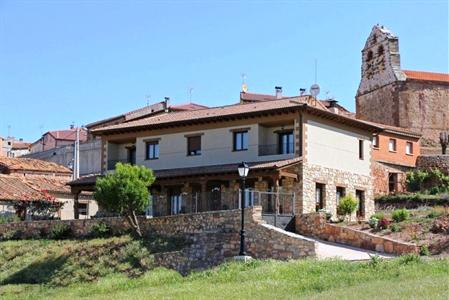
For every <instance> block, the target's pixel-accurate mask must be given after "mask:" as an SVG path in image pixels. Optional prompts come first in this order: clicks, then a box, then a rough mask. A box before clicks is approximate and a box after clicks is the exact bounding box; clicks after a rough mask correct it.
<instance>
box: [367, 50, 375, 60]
mask: <svg viewBox="0 0 449 300" xmlns="http://www.w3.org/2000/svg"><path fill="white" fill-rule="evenodd" d="M372 59H373V51H371V50H370V51H368V54H367V55H366V61H370V60H372Z"/></svg>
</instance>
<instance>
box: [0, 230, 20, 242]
mask: <svg viewBox="0 0 449 300" xmlns="http://www.w3.org/2000/svg"><path fill="white" fill-rule="evenodd" d="M21 236H22V232H21V231H19V230H9V231H6V232H4V233H3V234H2V236H1V239H0V240H2V241H8V240H18V239H20V238H21Z"/></svg>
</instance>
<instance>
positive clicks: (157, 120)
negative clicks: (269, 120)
mask: <svg viewBox="0 0 449 300" xmlns="http://www.w3.org/2000/svg"><path fill="white" fill-rule="evenodd" d="M310 99H311V97H310V96H305V98H302V97H299V98H291V99H282V100H272V101H264V102H255V103H247V104H234V105H228V106H220V107H214V108H208V109H199V110H192V111H181V112H173V113H164V114H160V115H156V116H151V117H147V118H142V119H139V120H135V121H132V122H127V123H123V124H117V125H112V126H107V127H103V128H98V129H95V130H92V132H93V133H94V134H103V133H112V132H123V131H129V130H145V129H155V128H163V127H173V126H180V125H186V124H193V123H200V122H216V121H224V120H233V119H236V118H245V117H250V116H258V115H263V114H267V113H287V112H291V111H299V110H303V111H307V112H308V113H311V114H314V115H317V116H321V117H324V118H327V119H332V120H335V121H337V122H341V123H344V124H347V125H350V126H354V127H357V128H364V129H367V130H378V128H377V127H376V126H374V125H372V124H369V123H367V122H365V121H360V120H356V119H354V118H350V117H347V116H344V115H338V114H334V113H332V112H330V111H329V110H327V109H326V108H325V107H324V106H323V105H322V104H318V105H316V106H315V105H310V104H313V103H314V102H317V101H315V100H310ZM304 100H306V101H304ZM309 102H311V103H310V104H309ZM321 107H322V108H321Z"/></svg>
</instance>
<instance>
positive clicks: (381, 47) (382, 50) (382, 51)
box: [377, 45, 384, 56]
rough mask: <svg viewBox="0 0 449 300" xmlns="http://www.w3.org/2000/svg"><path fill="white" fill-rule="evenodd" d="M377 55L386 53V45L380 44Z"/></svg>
mask: <svg viewBox="0 0 449 300" xmlns="http://www.w3.org/2000/svg"><path fill="white" fill-rule="evenodd" d="M377 55H378V56H382V55H384V46H382V45H380V46H379V48H377Z"/></svg>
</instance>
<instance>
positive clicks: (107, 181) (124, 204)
mask: <svg viewBox="0 0 449 300" xmlns="http://www.w3.org/2000/svg"><path fill="white" fill-rule="evenodd" d="M154 180H155V177H154V174H153V171H152V170H151V169H148V168H146V167H143V166H132V165H129V164H122V163H117V164H116V165H115V172H114V173H110V174H107V175H106V176H105V177H103V178H99V179H98V180H97V184H96V186H95V199H96V200H97V201H98V204H99V205H100V206H101V207H102V208H104V209H106V210H107V211H110V212H114V213H118V214H120V215H122V216H125V217H126V219H127V221H128V223H129V224H130V225H131V228H133V229H134V231H135V233H136V234H137V235H138V236H139V237H142V232H141V230H140V226H139V221H138V219H137V215H138V214H139V213H142V212H143V211H144V210H145V208H147V207H148V205H149V204H150V199H149V192H148V187H149V186H150V185H151V184H153V182H154Z"/></svg>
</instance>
